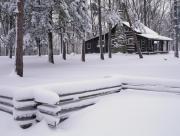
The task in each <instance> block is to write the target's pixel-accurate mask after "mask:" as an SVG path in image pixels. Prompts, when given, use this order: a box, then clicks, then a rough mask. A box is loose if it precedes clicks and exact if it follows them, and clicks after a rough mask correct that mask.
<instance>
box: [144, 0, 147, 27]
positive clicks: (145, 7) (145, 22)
mask: <svg viewBox="0 0 180 136" xmlns="http://www.w3.org/2000/svg"><path fill="white" fill-rule="evenodd" d="M144 25H145V26H147V2H146V0H144Z"/></svg>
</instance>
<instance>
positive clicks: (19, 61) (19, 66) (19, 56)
mask: <svg viewBox="0 0 180 136" xmlns="http://www.w3.org/2000/svg"><path fill="white" fill-rule="evenodd" d="M17 8H18V13H17V24H16V25H17V26H16V27H17V28H16V29H17V39H16V46H17V47H16V69H15V71H16V73H17V75H19V76H20V77H23V33H24V32H23V24H24V19H23V18H24V0H18V2H17Z"/></svg>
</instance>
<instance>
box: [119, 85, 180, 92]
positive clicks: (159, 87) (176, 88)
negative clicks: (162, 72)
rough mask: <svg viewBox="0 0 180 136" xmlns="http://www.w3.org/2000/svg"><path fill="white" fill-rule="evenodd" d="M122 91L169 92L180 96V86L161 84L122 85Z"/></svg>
mask: <svg viewBox="0 0 180 136" xmlns="http://www.w3.org/2000/svg"><path fill="white" fill-rule="evenodd" d="M122 89H133V90H144V91H154V92H167V93H175V94H180V85H170V84H160V83H138V82H137V83H135V82H133V83H132V82H129V83H128V82H125V83H122Z"/></svg>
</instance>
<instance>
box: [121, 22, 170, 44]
mask: <svg viewBox="0 0 180 136" xmlns="http://www.w3.org/2000/svg"><path fill="white" fill-rule="evenodd" d="M123 24H124V25H125V26H127V27H129V28H130V25H129V22H126V21H123ZM139 25H140V26H141V29H140V28H135V29H134V31H135V32H136V34H137V35H139V36H141V37H144V38H147V39H150V40H156V41H172V40H173V39H171V38H169V37H166V36H162V35H159V34H158V33H157V32H155V31H153V30H152V29H150V28H149V27H147V26H145V25H144V24H143V23H140V24H139Z"/></svg>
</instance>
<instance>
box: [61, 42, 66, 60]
mask: <svg viewBox="0 0 180 136" xmlns="http://www.w3.org/2000/svg"><path fill="white" fill-rule="evenodd" d="M62 53H63V59H64V60H66V42H64V41H63V52H62Z"/></svg>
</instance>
